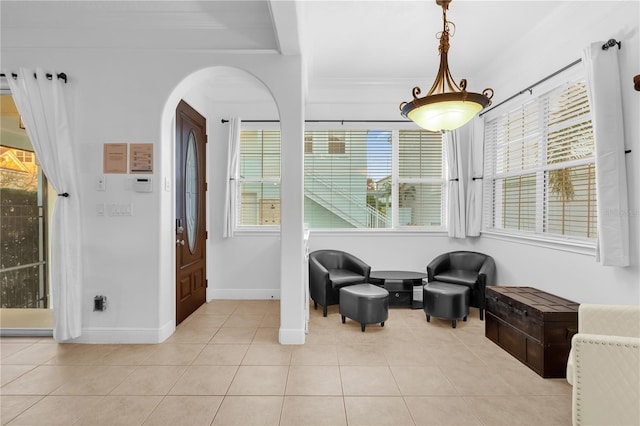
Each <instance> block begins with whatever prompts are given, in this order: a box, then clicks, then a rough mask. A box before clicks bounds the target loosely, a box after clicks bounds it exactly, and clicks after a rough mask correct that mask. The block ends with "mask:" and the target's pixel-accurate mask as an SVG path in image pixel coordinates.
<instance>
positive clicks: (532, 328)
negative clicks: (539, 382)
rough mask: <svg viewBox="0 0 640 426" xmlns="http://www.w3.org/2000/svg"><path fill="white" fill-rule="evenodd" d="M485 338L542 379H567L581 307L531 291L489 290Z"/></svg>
mask: <svg viewBox="0 0 640 426" xmlns="http://www.w3.org/2000/svg"><path fill="white" fill-rule="evenodd" d="M485 294H486V318H485V336H486V337H488V338H489V339H491V340H492V341H493V342H495V343H496V344H498V345H499V346H500V347H502V348H503V349H504V350H506V351H507V352H509V353H510V354H511V355H513V356H514V357H516V358H517V359H518V360H520V361H521V362H523V363H524V364H525V365H527V366H528V367H529V368H531V369H532V370H533V371H535V372H536V373H538V374H539V375H540V376H542V377H545V378H546V377H565V376H566V368H567V358H568V357H569V350H570V349H571V338H572V337H573V335H574V334H576V333H577V332H578V306H579V305H578V304H577V303H575V302H572V301H570V300H567V299H563V298H561V297H558V296H554V295H553V294H549V293H546V292H544V291H540V290H537V289H535V288H532V287H501V286H491V287H487V288H486V293H485Z"/></svg>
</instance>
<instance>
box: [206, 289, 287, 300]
mask: <svg viewBox="0 0 640 426" xmlns="http://www.w3.org/2000/svg"><path fill="white" fill-rule="evenodd" d="M207 296H209V300H208V302H210V301H211V300H214V299H237V300H270V299H274V300H278V299H280V289H279V288H273V289H268V288H267V289H264V288H260V289H257V288H256V289H246V288H238V289H231V288H225V289H215V288H214V289H209V292H208V293H207Z"/></svg>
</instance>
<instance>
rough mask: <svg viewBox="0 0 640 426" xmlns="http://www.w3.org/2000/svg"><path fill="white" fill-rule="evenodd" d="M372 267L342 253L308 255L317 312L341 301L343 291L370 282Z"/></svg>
mask: <svg viewBox="0 0 640 426" xmlns="http://www.w3.org/2000/svg"><path fill="white" fill-rule="evenodd" d="M370 272H371V266H369V265H367V264H366V263H364V262H363V261H362V260H360V259H358V258H357V257H355V256H354V255H352V254H349V253H346V252H344V251H340V250H317V251H314V252H312V253H310V254H309V292H310V293H311V299H313V307H314V309H318V304H320V305H322V315H323V316H325V317H326V316H327V306H329V305H335V304H337V303H339V302H340V288H342V287H345V286H348V285H353V284H362V283H366V282H368V281H369V273H370Z"/></svg>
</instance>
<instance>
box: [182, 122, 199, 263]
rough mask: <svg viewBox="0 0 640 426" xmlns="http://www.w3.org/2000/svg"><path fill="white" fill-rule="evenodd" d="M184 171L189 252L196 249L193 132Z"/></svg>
mask: <svg viewBox="0 0 640 426" xmlns="http://www.w3.org/2000/svg"><path fill="white" fill-rule="evenodd" d="M185 168H186V170H185V179H184V181H185V188H184V205H185V216H186V225H187V243H188V244H189V251H191V253H193V252H194V251H195V249H196V235H197V231H198V230H197V227H198V152H197V150H196V139H195V136H194V135H193V132H191V133H189V141H188V142H187V161H186V167H185Z"/></svg>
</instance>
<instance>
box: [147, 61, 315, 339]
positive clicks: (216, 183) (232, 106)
mask: <svg viewBox="0 0 640 426" xmlns="http://www.w3.org/2000/svg"><path fill="white" fill-rule="evenodd" d="M256 74H257V73H252V72H250V71H246V70H244V69H241V68H238V67H232V66H212V67H208V68H203V69H201V70H199V71H196V72H193V73H191V74H190V75H188V76H186V77H185V78H184V79H183V80H181V81H180V82H179V83H178V84H177V85H176V87H175V88H174V89H173V91H172V92H171V94H170V95H169V97H168V99H167V101H166V103H165V105H164V108H163V111H162V121H161V126H162V128H161V155H160V157H161V159H160V162H161V164H160V167H161V169H162V182H161V183H160V187H161V188H162V190H161V194H160V242H161V243H160V248H159V250H158V253H159V254H158V256H159V259H158V265H159V270H160V271H159V277H160V282H159V323H160V324H163V326H162V327H161V329H162V333H161V335H162V337H161V340H164V339H166V338H167V337H168V336H170V335H171V334H172V333H173V331H174V330H175V316H176V313H175V304H176V300H175V299H176V296H175V285H176V284H175V274H176V267H175V266H176V265H175V263H176V262H175V241H174V238H175V190H174V189H175V188H174V182H175V164H174V163H175V160H174V158H175V126H176V123H175V121H176V120H175V111H176V106H177V105H178V103H179V102H180V100H185V101H186V102H187V103H188V104H189V105H191V106H192V107H193V108H194V109H196V110H197V111H198V112H199V113H200V114H201V115H203V116H204V117H205V118H206V120H207V134H208V142H209V143H208V144H207V171H206V174H207V181H208V192H207V201H206V202H207V229H208V232H209V239H208V242H207V278H208V282H209V287H208V289H207V301H210V300H212V299H237V298H240V299H270V298H273V299H281V294H282V287H283V276H282V274H281V265H282V263H283V246H282V244H281V242H282V238H281V233H278V232H276V233H269V234H267V235H264V234H262V235H255V234H254V235H243V236H240V237H235V238H231V239H228V238H223V237H222V229H223V226H224V219H223V216H224V215H223V206H224V196H225V187H226V163H227V153H228V124H224V123H222V122H221V120H222V119H229V118H231V117H240V118H245V119H246V118H248V119H264V120H278V119H280V118H281V117H280V108H279V104H278V103H277V102H276V97H277V96H276V94H275V93H274V91H272V90H271V88H269V87H268V86H267V84H266V83H265V82H264V81H263V79H261V78H260V77H258V76H256ZM268 74H269V73H267V75H266V77H269V75H268ZM262 77H265V76H262ZM271 84H273V81H272V82H271ZM299 93H300V94H301V91H300V92H299ZM284 102H285V103H289V102H288V99H285V100H284ZM296 103H297V102H296ZM285 109H286V108H285ZM295 115H299V116H300V118H299V119H298V120H296V121H299V124H298V125H299V126H300V133H301V131H302V119H301V118H302V115H301V111H297V112H296V114H295ZM282 118H283V119H284V117H282ZM290 118H292V119H294V120H295V117H290ZM285 121H286V120H285ZM271 126H273V124H271ZM276 128H279V126H277V127H276ZM285 138H286V132H285V134H283V139H285ZM284 142H285V141H283V145H284V144H285V143H284ZM283 162H284V161H283ZM282 173H283V174H284V175H287V174H289V172H285V171H283V172H282ZM300 178H301V175H300ZM300 180H301V179H300ZM293 213H294V215H296V214H297V215H299V216H301V214H302V211H301V210H300V211H299V213H295V212H293ZM290 223H291V222H290ZM283 227H286V225H283ZM284 232H285V233H286V232H287V231H286V230H285V231H284ZM285 251H286V250H285ZM285 256H287V255H286V254H285ZM288 263H290V262H288ZM285 280H286V279H285ZM284 286H285V287H286V284H285V285H284ZM287 294H291V292H290V291H289V292H287ZM294 294H295V292H294ZM290 303H292V302H286V301H285V302H284V303H282V301H281V305H283V304H284V305H288V304H290ZM292 304H295V302H293V303H292ZM300 305H302V304H301V303H300ZM281 309H282V310H285V311H289V312H290V311H292V309H290V308H286V307H281ZM297 310H298V309H297V308H296V307H294V309H293V311H294V312H296V311H297ZM286 317H287V315H285V318H284V322H285V323H286V322H287V321H286ZM297 317H298V315H295V314H294V317H293V319H294V321H293V323H294V324H296V325H295V326H294V329H297V328H298V325H297V323H298V322H299V321H298V320H297ZM282 320H283V319H282V318H281V328H282ZM289 322H291V321H289ZM301 326H302V325H301ZM302 328H303V327H302ZM287 329H288V330H291V327H287ZM295 334H296V336H297V335H299V333H298V332H296V333H295ZM281 340H282V339H281ZM285 340H287V339H285ZM288 340H291V339H290V338H289V339H288ZM293 340H296V342H289V343H302V342H299V341H298V340H300V338H299V337H296V338H294V339H293ZM284 343H287V342H284Z"/></svg>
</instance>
